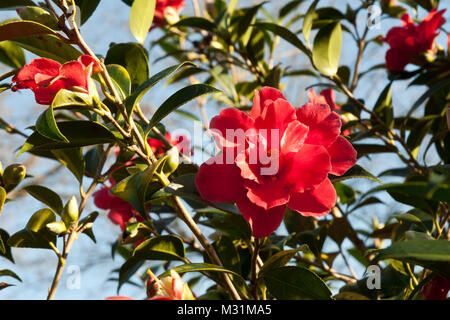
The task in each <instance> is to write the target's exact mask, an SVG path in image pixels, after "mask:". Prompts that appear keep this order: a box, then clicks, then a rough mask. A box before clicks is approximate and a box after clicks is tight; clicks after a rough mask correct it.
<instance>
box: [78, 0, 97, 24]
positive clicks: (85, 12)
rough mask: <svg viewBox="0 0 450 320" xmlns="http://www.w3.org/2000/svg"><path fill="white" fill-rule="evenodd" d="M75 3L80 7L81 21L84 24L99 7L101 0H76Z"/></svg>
mask: <svg viewBox="0 0 450 320" xmlns="http://www.w3.org/2000/svg"><path fill="white" fill-rule="evenodd" d="M75 3H76V5H77V6H78V7H80V22H81V24H84V23H85V22H86V21H87V20H88V19H89V17H90V16H91V15H92V14H93V13H94V11H95V9H97V6H98V5H99V3H100V0H75Z"/></svg>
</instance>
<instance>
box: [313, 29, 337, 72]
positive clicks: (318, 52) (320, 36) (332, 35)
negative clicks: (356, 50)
mask: <svg viewBox="0 0 450 320" xmlns="http://www.w3.org/2000/svg"><path fill="white" fill-rule="evenodd" d="M341 44H342V28H341V24H340V23H330V24H328V25H326V26H325V27H323V28H322V29H320V30H319V32H318V33H317V35H316V37H315V39H314V46H313V51H312V60H313V62H314V65H315V67H316V68H317V69H318V70H319V71H320V72H321V73H322V74H324V75H326V76H334V75H335V74H336V73H337V71H338V68H339V58H340V55H341Z"/></svg>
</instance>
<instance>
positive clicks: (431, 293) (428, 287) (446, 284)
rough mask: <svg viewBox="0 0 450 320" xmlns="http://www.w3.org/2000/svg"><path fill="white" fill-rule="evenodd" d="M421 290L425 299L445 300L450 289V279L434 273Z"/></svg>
mask: <svg viewBox="0 0 450 320" xmlns="http://www.w3.org/2000/svg"><path fill="white" fill-rule="evenodd" d="M420 291H421V292H422V294H423V296H424V298H425V300H445V299H446V298H447V295H448V292H449V291H450V279H448V278H445V277H443V276H441V275H434V276H433V278H431V280H430V281H428V282H427V283H425V284H424V286H423V287H422V289H420Z"/></svg>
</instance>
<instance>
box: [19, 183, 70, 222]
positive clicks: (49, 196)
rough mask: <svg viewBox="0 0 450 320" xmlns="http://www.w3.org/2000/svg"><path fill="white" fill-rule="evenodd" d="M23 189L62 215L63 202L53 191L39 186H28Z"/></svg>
mask: <svg viewBox="0 0 450 320" xmlns="http://www.w3.org/2000/svg"><path fill="white" fill-rule="evenodd" d="M23 189H24V190H25V191H26V192H28V194H29V195H31V196H32V197H34V198H36V199H37V200H39V201H40V202H42V203H44V204H46V205H47V206H49V207H50V208H52V209H53V210H54V211H55V212H56V213H57V214H59V215H60V214H61V212H62V209H63V202H62V200H61V198H60V197H59V195H58V194H57V193H56V192H54V191H53V190H50V189H48V188H46V187H43V186H38V185H31V186H26V187H25V188H23Z"/></svg>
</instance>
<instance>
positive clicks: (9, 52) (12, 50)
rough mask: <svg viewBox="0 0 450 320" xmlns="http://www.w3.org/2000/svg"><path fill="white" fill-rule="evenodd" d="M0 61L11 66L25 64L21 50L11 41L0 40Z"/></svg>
mask: <svg viewBox="0 0 450 320" xmlns="http://www.w3.org/2000/svg"><path fill="white" fill-rule="evenodd" d="M0 62H2V63H4V64H6V65H7V66H9V67H11V68H21V67H23V66H24V65H25V54H24V53H23V50H22V49H21V48H20V47H18V46H17V45H16V44H14V43H13V42H11V41H2V42H0Z"/></svg>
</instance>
